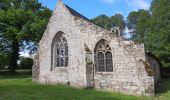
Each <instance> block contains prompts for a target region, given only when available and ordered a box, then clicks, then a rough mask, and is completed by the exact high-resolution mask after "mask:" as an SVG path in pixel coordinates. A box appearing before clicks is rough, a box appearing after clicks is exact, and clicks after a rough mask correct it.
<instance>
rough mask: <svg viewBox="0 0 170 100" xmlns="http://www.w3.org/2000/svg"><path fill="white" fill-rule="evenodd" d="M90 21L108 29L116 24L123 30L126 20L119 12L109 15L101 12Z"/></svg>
mask: <svg viewBox="0 0 170 100" xmlns="http://www.w3.org/2000/svg"><path fill="white" fill-rule="evenodd" d="M92 21H93V22H94V23H96V24H97V25H99V26H101V27H103V28H106V29H108V30H110V29H111V28H112V27H115V26H117V27H119V28H120V30H121V31H124V30H125V27H126V21H125V20H124V17H123V15H121V14H115V15H114V16H111V17H108V16H106V15H104V14H102V15H99V16H97V17H95V18H94V19H92Z"/></svg>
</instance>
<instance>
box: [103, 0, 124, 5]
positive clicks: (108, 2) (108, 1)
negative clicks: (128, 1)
mask: <svg viewBox="0 0 170 100" xmlns="http://www.w3.org/2000/svg"><path fill="white" fill-rule="evenodd" d="M102 1H103V2H104V3H106V4H113V3H119V2H120V1H122V0H102Z"/></svg>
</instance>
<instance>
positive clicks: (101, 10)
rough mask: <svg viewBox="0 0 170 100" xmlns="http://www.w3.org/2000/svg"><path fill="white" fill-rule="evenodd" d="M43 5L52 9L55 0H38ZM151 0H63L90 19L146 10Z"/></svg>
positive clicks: (126, 14)
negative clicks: (102, 15)
mask: <svg viewBox="0 0 170 100" xmlns="http://www.w3.org/2000/svg"><path fill="white" fill-rule="evenodd" d="M39 1H40V2H41V3H42V4H43V5H45V6H47V7H48V8H50V9H51V10H54V8H55V6H56V4H57V0H39ZM151 1H152V0H63V2H64V3H65V4H67V5H68V6H70V7H71V8H73V9H74V10H76V11H78V12H79V13H81V14H83V15H84V16H86V17H87V18H89V19H91V18H94V17H96V16H98V15H100V14H106V15H108V16H112V15H114V14H116V13H121V14H123V15H124V16H125V17H127V16H128V14H129V12H131V11H137V10H139V9H145V10H148V9H149V7H150V5H151Z"/></svg>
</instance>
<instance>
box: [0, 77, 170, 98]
mask: <svg viewBox="0 0 170 100" xmlns="http://www.w3.org/2000/svg"><path fill="white" fill-rule="evenodd" d="M0 100H170V80H168V79H166V80H165V79H164V80H162V82H161V83H160V88H159V90H158V94H157V95H156V97H141V96H130V95H125V94H120V93H112V92H101V91H95V90H93V89H75V88H72V87H68V86H63V85H42V84H36V83H32V80H31V76H30V75H25V74H22V75H21V74H19V75H15V76H11V75H0Z"/></svg>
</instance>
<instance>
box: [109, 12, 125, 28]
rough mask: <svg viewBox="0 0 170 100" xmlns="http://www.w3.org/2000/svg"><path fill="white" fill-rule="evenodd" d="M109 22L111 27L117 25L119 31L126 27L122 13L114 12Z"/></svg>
mask: <svg viewBox="0 0 170 100" xmlns="http://www.w3.org/2000/svg"><path fill="white" fill-rule="evenodd" d="M111 24H112V25H111V27H114V26H116V27H119V28H120V30H121V31H124V30H125V27H126V22H125V20H124V17H123V15H121V14H115V15H114V16H111Z"/></svg>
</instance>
